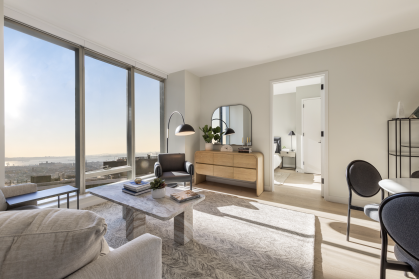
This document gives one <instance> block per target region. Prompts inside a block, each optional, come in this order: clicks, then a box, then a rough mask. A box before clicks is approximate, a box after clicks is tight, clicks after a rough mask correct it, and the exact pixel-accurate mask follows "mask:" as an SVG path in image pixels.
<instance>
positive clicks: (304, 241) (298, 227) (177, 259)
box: [86, 190, 315, 279]
mask: <svg viewBox="0 0 419 279" xmlns="http://www.w3.org/2000/svg"><path fill="white" fill-rule="evenodd" d="M198 191H199V190H198ZM201 192H202V193H203V194H205V196H206V198H205V200H204V201H202V202H201V203H199V204H198V205H196V206H195V208H194V221H193V222H194V223H193V225H194V240H193V241H190V242H189V243H187V244H186V245H185V246H182V245H179V244H176V243H175V242H174V241H173V220H170V221H166V222H163V221H160V220H157V219H154V218H152V217H149V216H147V232H148V233H151V234H153V235H156V236H158V237H160V238H162V240H163V255H162V257H163V278H165V279H171V278H220V279H221V278H287V279H294V278H295V279H296V278H298V279H311V278H313V270H314V236H315V217H314V215H312V214H306V213H301V212H297V211H292V210H287V209H283V208H278V207H274V206H269V205H265V204H262V203H259V202H256V201H253V200H249V199H243V198H238V197H234V196H231V195H227V194H220V193H215V192H211V191H201ZM86 209H87V210H91V211H94V212H96V213H98V214H99V215H100V216H102V217H104V218H105V220H106V222H107V224H108V231H107V233H106V235H105V238H106V240H107V242H108V243H109V246H111V247H113V248H118V247H119V246H121V245H123V244H125V243H127V242H128V241H127V239H126V238H125V220H123V219H122V208H121V206H119V205H116V204H114V203H111V202H105V203H102V204H99V205H96V206H93V207H90V208H86Z"/></svg>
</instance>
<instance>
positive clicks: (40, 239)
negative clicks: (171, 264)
mask: <svg viewBox="0 0 419 279" xmlns="http://www.w3.org/2000/svg"><path fill="white" fill-rule="evenodd" d="M13 187H15V186H10V187H5V188H7V189H6V190H4V188H2V191H1V193H3V192H4V193H5V196H6V197H9V196H13V195H14V194H16V193H18V194H24V192H25V191H24V190H22V189H26V190H28V189H29V188H30V187H32V189H33V186H20V187H19V186H18V187H16V188H13ZM18 189H20V190H21V192H20V191H18ZM35 189H36V188H35ZM30 206H33V205H30ZM3 208H4V205H3ZM106 231H107V224H106V222H105V219H104V218H102V217H100V216H99V215H97V214H96V213H94V212H92V211H88V210H75V209H59V208H44V209H34V210H13V209H11V210H7V211H6V210H3V211H0V279H4V278H19V279H25V278H31V279H41V278H49V279H61V278H69V279H85V278H89V279H90V278H91V279H96V278H97V279H99V278H101V279H114V278H143V279H157V278H158V279H160V278H161V277H162V241H161V239H160V238H158V237H156V236H153V235H150V234H144V235H142V236H140V237H137V238H135V239H134V240H132V241H130V242H128V243H127V244H125V245H123V246H121V247H119V248H117V249H112V248H109V246H108V244H107V242H106V240H105V238H104V235H105V233H106Z"/></svg>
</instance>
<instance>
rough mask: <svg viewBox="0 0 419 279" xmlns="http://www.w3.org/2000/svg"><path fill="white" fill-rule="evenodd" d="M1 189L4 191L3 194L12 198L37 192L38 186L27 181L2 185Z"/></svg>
mask: <svg viewBox="0 0 419 279" xmlns="http://www.w3.org/2000/svg"><path fill="white" fill-rule="evenodd" d="M0 190H1V191H3V194H4V196H5V197H6V198H10V197H16V196H20V195H24V194H29V193H35V192H36V191H37V188H36V184H35V183H26V184H17V185H12V186H5V187H0Z"/></svg>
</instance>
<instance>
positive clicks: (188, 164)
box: [185, 161, 194, 175]
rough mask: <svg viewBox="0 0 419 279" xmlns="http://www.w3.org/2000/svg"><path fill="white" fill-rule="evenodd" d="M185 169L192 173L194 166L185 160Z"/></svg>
mask: <svg viewBox="0 0 419 279" xmlns="http://www.w3.org/2000/svg"><path fill="white" fill-rule="evenodd" d="M185 171H186V172H187V173H189V174H190V175H193V174H194V166H193V164H192V163H191V162H188V161H186V162H185Z"/></svg>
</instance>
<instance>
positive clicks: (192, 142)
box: [185, 72, 203, 162]
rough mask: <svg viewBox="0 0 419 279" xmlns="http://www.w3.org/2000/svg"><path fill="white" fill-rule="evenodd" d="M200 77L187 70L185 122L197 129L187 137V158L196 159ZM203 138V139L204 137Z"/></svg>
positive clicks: (191, 160) (189, 159) (199, 137)
mask: <svg viewBox="0 0 419 279" xmlns="http://www.w3.org/2000/svg"><path fill="white" fill-rule="evenodd" d="M200 87H201V84H200V78H199V77H197V76H195V75H194V74H192V73H190V72H185V96H186V99H185V122H186V123H187V124H189V125H191V126H192V127H194V129H195V134H194V135H190V136H187V137H185V154H186V160H188V161H189V162H193V161H194V154H195V151H198V150H199V140H200V139H202V137H201V136H200V133H199V132H200V131H199V128H198V127H199V111H200V109H201V91H200ZM202 140H203V139H202Z"/></svg>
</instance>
